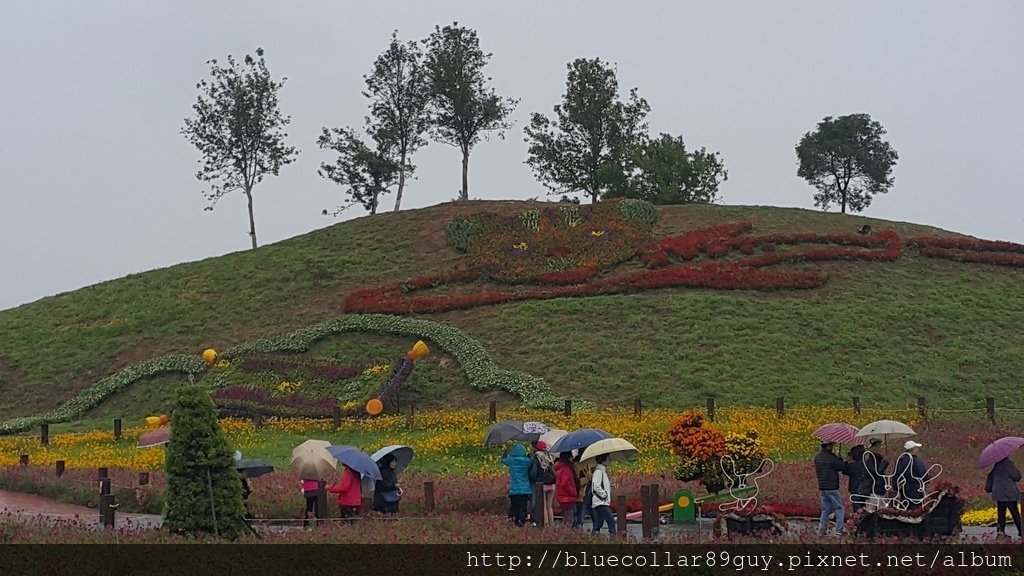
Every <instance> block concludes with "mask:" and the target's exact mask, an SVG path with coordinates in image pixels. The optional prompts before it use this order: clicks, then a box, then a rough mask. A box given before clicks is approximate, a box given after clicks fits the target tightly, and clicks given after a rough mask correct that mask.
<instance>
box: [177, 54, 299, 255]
mask: <svg viewBox="0 0 1024 576" xmlns="http://www.w3.org/2000/svg"><path fill="white" fill-rule="evenodd" d="M256 56H257V57H258V58H259V60H256V59H254V58H253V57H252V56H250V55H246V56H245V59H244V61H243V64H242V65H239V64H238V63H237V62H236V61H235V59H234V58H233V57H232V56H228V65H227V67H221V66H219V65H218V64H217V61H216V60H210V61H208V62H207V64H209V65H210V75H211V76H212V78H211V79H210V80H209V81H207V80H202V81H200V82H199V83H198V84H196V88H198V89H199V90H200V91H201V94H200V95H199V97H198V99H197V101H196V103H195V104H193V105H192V109H193V110H194V111H195V115H194V116H193V117H192V118H186V119H185V127H184V128H182V130H181V132H182V134H184V135H185V137H186V138H188V141H189V142H191V143H192V144H193V145H194V146H195V147H196V148H198V149H199V151H200V152H201V153H202V155H203V158H202V159H201V160H199V163H200V164H201V165H202V168H201V169H200V170H199V172H197V173H196V178H198V179H199V180H201V181H204V182H209V183H210V190H209V191H208V192H206V197H207V199H208V200H209V201H210V205H209V206H207V207H206V209H207V210H213V207H214V206H215V205H216V204H217V201H218V200H220V198H221V197H222V196H224V195H225V194H227V193H229V192H233V191H235V190H241V191H242V192H244V193H245V197H246V200H247V201H248V207H249V236H250V237H251V238H252V247H253V248H254V249H255V248H256V219H255V217H254V216H253V209H252V190H253V187H254V186H256V184H257V183H258V182H262V181H263V177H264V176H266V175H267V174H273V175H274V176H277V175H278V172H279V171H280V170H281V167H282V166H284V165H286V164H290V163H291V162H292V161H294V160H295V156H296V155H297V154H298V150H296V149H295V148H294V147H290V146H286V145H285V142H284V140H285V138H286V137H287V136H288V134H286V133H285V132H284V127H285V126H287V125H288V123H289V122H291V117H290V116H282V114H281V110H280V108H279V107H278V101H277V93H278V91H279V90H280V89H281V87H282V86H284V82H285V80H287V79H286V78H282V79H281V81H280V82H276V81H274V80H273V79H272V78H271V76H270V71H269V70H267V65H266V62H265V61H264V59H263V49H262V48H258V49H257V50H256Z"/></svg>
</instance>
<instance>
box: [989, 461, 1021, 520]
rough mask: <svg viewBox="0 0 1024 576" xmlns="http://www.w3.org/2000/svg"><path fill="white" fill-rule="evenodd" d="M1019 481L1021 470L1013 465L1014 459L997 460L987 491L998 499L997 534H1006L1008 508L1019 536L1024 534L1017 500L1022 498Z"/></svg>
mask: <svg viewBox="0 0 1024 576" xmlns="http://www.w3.org/2000/svg"><path fill="white" fill-rule="evenodd" d="M1017 482H1020V472H1019V471H1018V470H1017V467H1016V466H1014V465H1013V460H1010V459H1009V458H1003V459H1002V460H1000V461H999V462H996V464H995V466H993V467H992V471H991V472H989V473H988V479H987V480H986V481H985V492H988V493H989V494H992V499H993V500H995V501H996V521H997V523H998V527H997V528H996V534H997V535H1000V536H1006V511H1007V510H1009V511H1010V516H1012V517H1013V525H1014V526H1016V527H1017V536H1018V537H1020V536H1022V535H1024V532H1021V530H1020V526H1021V521H1020V510H1019V509H1018V507H1017V501H1018V500H1020V489H1018V488H1017Z"/></svg>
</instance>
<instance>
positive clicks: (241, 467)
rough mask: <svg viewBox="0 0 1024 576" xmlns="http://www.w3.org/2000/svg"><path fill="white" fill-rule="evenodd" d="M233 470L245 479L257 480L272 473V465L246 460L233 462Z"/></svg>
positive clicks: (253, 459) (261, 461) (260, 461)
mask: <svg viewBox="0 0 1024 576" xmlns="http://www.w3.org/2000/svg"><path fill="white" fill-rule="evenodd" d="M235 470H238V472H239V474H241V475H242V476H244V477H246V478H259V477H260V476H263V475H264V474H270V473H271V472H273V471H274V465H273V464H271V463H270V462H267V461H266V460H259V459H256V458H247V459H245V460H238V461H236V462H235Z"/></svg>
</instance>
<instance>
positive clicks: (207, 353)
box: [203, 348, 217, 364]
mask: <svg viewBox="0 0 1024 576" xmlns="http://www.w3.org/2000/svg"><path fill="white" fill-rule="evenodd" d="M203 360H206V363H207V364H213V363H214V362H216V361H217V351H216V350H214V349H213V348H207V349H206V350H203Z"/></svg>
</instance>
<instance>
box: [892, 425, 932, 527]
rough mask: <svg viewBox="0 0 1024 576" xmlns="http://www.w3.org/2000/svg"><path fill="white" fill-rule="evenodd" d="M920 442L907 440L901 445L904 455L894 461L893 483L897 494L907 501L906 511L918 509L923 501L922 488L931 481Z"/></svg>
mask: <svg viewBox="0 0 1024 576" xmlns="http://www.w3.org/2000/svg"><path fill="white" fill-rule="evenodd" d="M922 446H923V445H922V444H921V443H920V442H914V441H913V440H907V441H906V442H905V443H904V444H903V450H904V453H903V454H900V457H899V458H897V459H896V471H895V472H894V473H893V482H894V483H895V485H896V489H897V491H898V493H899V494H900V495H901V496H903V497H905V498H906V499H907V500H909V501H910V502H909V506H908V509H910V510H913V509H915V508H920V507H921V503H922V502H923V501H924V486H925V484H926V483H927V482H928V481H929V480H931V479H930V478H928V466H927V465H926V464H925V463H924V458H922V457H921V450H920V449H921V447H922Z"/></svg>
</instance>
